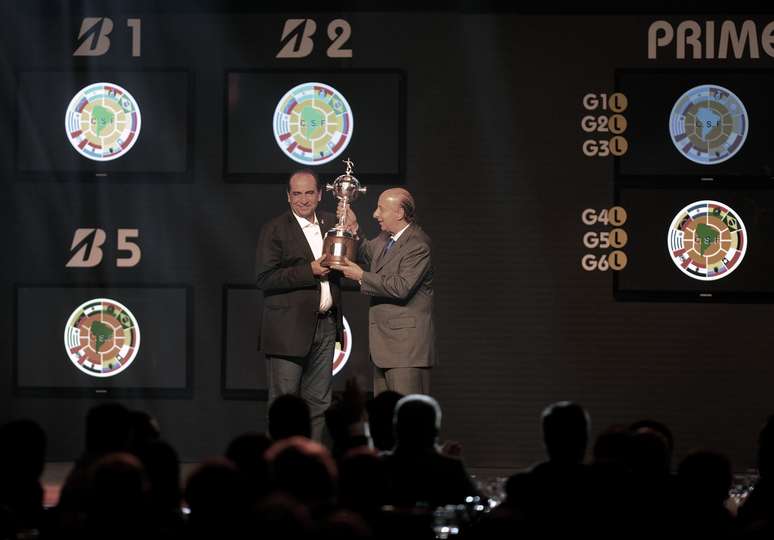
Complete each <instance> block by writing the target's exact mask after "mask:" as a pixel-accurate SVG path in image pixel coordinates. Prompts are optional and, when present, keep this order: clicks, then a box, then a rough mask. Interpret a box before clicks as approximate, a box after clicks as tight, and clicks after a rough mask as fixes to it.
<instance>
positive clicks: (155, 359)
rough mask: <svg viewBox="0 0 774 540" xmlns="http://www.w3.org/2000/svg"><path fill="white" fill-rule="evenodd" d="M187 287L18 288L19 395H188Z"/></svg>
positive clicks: (17, 352)
mask: <svg viewBox="0 0 774 540" xmlns="http://www.w3.org/2000/svg"><path fill="white" fill-rule="evenodd" d="M188 296H189V292H188V289H187V288H185V287H163V288H153V287H152V286H150V287H148V288H145V287H143V288H139V287H137V288H135V287H131V288H128V287H119V286H116V287H105V288H102V287H99V288H98V287H32V286H30V287H28V286H22V287H19V288H17V300H16V301H17V304H16V310H17V329H16V387H17V389H48V390H53V391H56V390H66V389H77V390H80V391H82V392H86V393H100V392H102V393H108V394H112V393H114V392H115V391H116V390H122V389H124V390H126V389H134V390H143V389H147V390H175V391H183V390H185V389H186V388H187V386H188V384H189V381H188V367H187V366H188V361H189V355H190V352H191V351H190V350H189V346H188V343H189V339H190V335H189V334H190V328H189V319H190V317H189V309H190V306H189V298H188Z"/></svg>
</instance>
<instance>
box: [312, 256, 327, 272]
mask: <svg viewBox="0 0 774 540" xmlns="http://www.w3.org/2000/svg"><path fill="white" fill-rule="evenodd" d="M327 257H328V254H327V253H323V255H322V257H320V258H319V259H317V260H315V261H312V262H311V265H312V274H314V276H315V277H325V276H327V275H328V274H329V273H330V271H331V269H330V268H327V267H325V266H323V265H322V263H323V262H325V259H326V258H327Z"/></svg>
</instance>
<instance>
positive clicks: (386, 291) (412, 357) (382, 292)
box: [360, 223, 436, 368]
mask: <svg viewBox="0 0 774 540" xmlns="http://www.w3.org/2000/svg"><path fill="white" fill-rule="evenodd" d="M389 238H390V235H389V234H387V233H382V234H380V235H379V236H377V237H376V238H374V239H373V240H366V241H364V242H362V243H361V245H360V257H361V259H362V260H363V261H364V263H365V264H366V265H367V266H368V267H369V271H366V272H364V273H363V279H362V282H363V283H362V285H361V286H360V291H361V292H362V293H363V294H367V295H369V296H371V297H372V298H371V307H370V309H369V310H368V322H369V330H368V338H369V342H370V349H371V359H372V360H373V362H374V364H376V365H377V366H378V367H380V368H395V367H430V366H433V365H435V363H436V359H435V327H434V325H433V265H432V261H431V259H430V237H429V236H427V235H426V234H425V232H424V231H423V230H422V228H421V227H420V226H419V225H417V224H416V223H412V224H411V226H410V227H409V228H408V229H406V230H405V232H404V233H403V234H402V235H401V236H400V238H398V241H397V242H396V243H395V245H394V246H392V248H391V249H390V251H388V252H387V253H386V254H385V253H383V252H384V247H385V245H386V244H387V241H388V240H389Z"/></svg>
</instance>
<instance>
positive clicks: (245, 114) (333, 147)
mask: <svg viewBox="0 0 774 540" xmlns="http://www.w3.org/2000/svg"><path fill="white" fill-rule="evenodd" d="M403 81H404V78H403V75H402V73H400V72H398V71H380V70H367V71H359V70H348V71H346V72H325V71H306V72H287V71H244V72H242V71H239V72H236V71H235V72H229V73H228V74H227V85H226V86H227V90H226V92H227V96H226V100H227V104H226V108H227V114H226V122H227V128H226V135H227V136H226V151H225V154H226V175H227V178H228V179H229V180H231V181H256V182H266V183H275V182H284V181H286V180H287V175H288V173H289V172H290V171H293V170H295V169H300V168H305V167H312V168H314V169H315V170H316V171H317V172H319V173H322V174H324V175H339V174H343V172H344V170H345V166H344V165H343V163H342V161H344V160H345V159H347V158H351V160H352V161H353V162H354V164H355V167H354V174H355V175H356V176H358V177H359V178H360V177H362V178H361V179H364V180H367V181H378V180H384V181H385V182H386V183H390V184H400V183H403V182H404V178H403V175H404V169H405V167H404V164H403V162H404V156H403V152H404V141H405V135H404V119H403V115H404V111H403V104H402V103H403V92H404V88H403V84H404V82H403Z"/></svg>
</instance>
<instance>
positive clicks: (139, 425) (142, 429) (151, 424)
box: [127, 411, 161, 455]
mask: <svg viewBox="0 0 774 540" xmlns="http://www.w3.org/2000/svg"><path fill="white" fill-rule="evenodd" d="M160 437H161V429H160V428H159V423H158V422H157V421H156V419H155V418H153V417H152V416H151V415H150V414H148V413H146V412H145V411H130V412H129V443H128V446H127V448H128V449H129V451H130V452H132V453H133V454H134V455H138V454H139V453H140V451H141V450H142V449H143V447H145V446H146V445H148V444H150V443H152V442H153V441H157V440H159V438H160Z"/></svg>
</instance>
